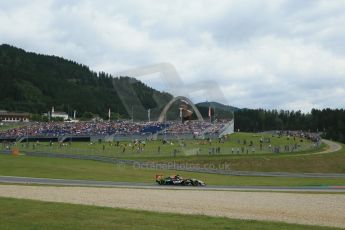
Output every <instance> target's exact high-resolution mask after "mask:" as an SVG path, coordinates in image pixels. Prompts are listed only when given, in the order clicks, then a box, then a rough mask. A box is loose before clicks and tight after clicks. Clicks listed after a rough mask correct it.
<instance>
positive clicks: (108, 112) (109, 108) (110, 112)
mask: <svg viewBox="0 0 345 230" xmlns="http://www.w3.org/2000/svg"><path fill="white" fill-rule="evenodd" d="M110 114H111V111H110V108H109V112H108V117H109V120H110Z"/></svg>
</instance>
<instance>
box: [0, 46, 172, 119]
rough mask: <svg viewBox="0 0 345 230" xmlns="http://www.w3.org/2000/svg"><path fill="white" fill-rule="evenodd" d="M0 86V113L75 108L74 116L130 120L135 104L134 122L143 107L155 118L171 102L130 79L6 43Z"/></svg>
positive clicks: (141, 115) (0, 62)
mask: <svg viewBox="0 0 345 230" xmlns="http://www.w3.org/2000/svg"><path fill="white" fill-rule="evenodd" d="M0 82H1V84H0V109H6V110H10V111H25V112H31V113H35V114H40V113H43V112H47V111H48V110H50V109H51V107H52V106H54V107H55V110H56V111H64V112H67V113H69V115H72V114H73V111H74V110H77V116H78V117H81V116H82V115H83V114H84V113H85V112H90V113H92V114H98V115H99V116H100V117H102V118H107V116H108V110H109V108H110V109H111V111H112V112H116V113H119V114H120V115H121V116H122V117H124V118H129V117H130V116H131V106H136V107H135V117H136V119H146V118H147V112H146V110H147V109H148V108H151V109H153V110H154V111H155V110H157V112H153V113H151V117H152V118H154V117H155V116H157V114H158V111H160V110H161V107H162V106H163V105H165V104H166V103H167V102H168V101H169V100H170V99H171V98H172V96H171V95H170V94H167V93H161V92H159V91H157V90H154V89H152V88H150V87H148V86H146V85H145V84H143V83H141V82H139V81H137V80H135V79H133V78H129V77H120V78H113V77H112V76H111V75H109V74H106V73H104V72H100V73H98V74H97V73H95V72H92V71H91V70H90V69H89V68H88V67H87V66H85V65H81V64H78V63H76V62H73V61H68V60H65V59H63V58H59V57H55V56H47V55H38V54H34V53H29V52H25V51H24V50H21V49H18V48H15V47H12V46H9V45H1V46H0ZM126 103H127V104H126ZM83 117H85V116H83Z"/></svg>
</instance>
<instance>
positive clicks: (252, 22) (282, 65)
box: [0, 0, 345, 112]
mask: <svg viewBox="0 0 345 230" xmlns="http://www.w3.org/2000/svg"><path fill="white" fill-rule="evenodd" d="M0 42H1V43H7V44H11V45H14V46H17V47H21V48H23V49H25V50H28V51H33V52H38V53H44V54H51V55H57V56H62V57H65V58H67V59H71V60H75V61H77V62H79V63H83V64H86V65H88V66H90V68H91V69H92V70H95V71H105V72H108V73H112V74H116V73H118V72H121V71H125V70H128V69H133V68H138V67H143V66H149V65H154V64H158V63H169V64H171V65H172V66H174V67H175V69H176V71H177V72H178V74H179V77H180V78H181V79H177V80H176V82H180V80H181V81H182V82H183V83H179V84H181V88H188V89H190V90H189V91H188V96H190V97H191V98H192V99H193V101H194V102H199V101H204V100H209V101H210V100H218V101H220V102H223V103H226V104H230V105H234V106H237V107H241V108H243V107H247V108H266V109H273V108H274V109H294V110H302V111H305V112H308V111H310V109H311V108H325V107H330V108H344V107H345V1H344V0H339V1H337V0H324V1H317V0H286V1H284V0H270V1H269V0H267V1H260V0H258V1H254V0H248V1H246V0H236V1H235V0H234V1H230V0H217V1H214V0H212V1H211V0H210V1H209V0H199V1H195V0H188V1H184V0H183V1H179V0H178V1H168V0H162V1H157V0H156V1H153V0H152V1H151V0H140V1H139V0H137V1H131V0H124V1H111V0H109V1H105V0H98V1H82V0H60V1H58V0H56V1H52V0H41V1H38V0H31V1H22V0H8V1H6V0H3V1H0ZM175 77H176V76H175ZM139 79H141V80H143V81H144V82H145V83H147V84H149V85H150V86H153V87H155V88H158V89H160V90H168V91H170V92H171V93H173V94H180V92H177V91H175V90H174V89H173V88H172V87H169V85H167V84H166V83H164V81H162V74H151V75H146V76H144V77H139ZM210 86H212V87H210ZM216 91H217V93H212V92H216Z"/></svg>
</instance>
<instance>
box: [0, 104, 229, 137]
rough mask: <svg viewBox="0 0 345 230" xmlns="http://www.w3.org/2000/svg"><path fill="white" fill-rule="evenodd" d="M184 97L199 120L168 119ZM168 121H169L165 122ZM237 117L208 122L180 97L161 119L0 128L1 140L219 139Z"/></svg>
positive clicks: (35, 124) (226, 132) (167, 107)
mask: <svg viewBox="0 0 345 230" xmlns="http://www.w3.org/2000/svg"><path fill="white" fill-rule="evenodd" d="M177 100H183V101H184V102H186V103H188V105H190V106H191V107H192V109H193V110H194V111H195V112H196V114H197V117H198V120H186V121H183V120H182V121H181V119H179V120H177V121H166V118H165V116H166V112H167V111H168V109H169V108H170V106H171V105H172V103H173V102H175V101H177ZM163 118H165V119H163ZM163 120H165V121H163ZM233 130H234V126H233V120H232V121H228V120H215V121H213V122H210V121H204V120H203V119H202V117H201V115H200V112H199V111H198V110H197V108H196V107H195V106H194V105H193V104H192V102H191V101H190V100H189V99H188V98H186V97H176V98H174V99H173V100H172V101H171V102H169V103H168V104H167V106H166V107H165V108H164V109H163V111H162V113H161V115H160V117H159V120H158V121H152V122H133V121H99V122H96V121H81V122H30V123H26V124H25V126H22V127H19V128H14V129H10V130H5V131H0V141H17V142H23V141H61V142H63V141H91V140H104V141H116V140H128V139H157V138H159V139H171V138H173V139H176V138H179V139H192V138H217V137H219V136H221V135H226V134H230V133H233Z"/></svg>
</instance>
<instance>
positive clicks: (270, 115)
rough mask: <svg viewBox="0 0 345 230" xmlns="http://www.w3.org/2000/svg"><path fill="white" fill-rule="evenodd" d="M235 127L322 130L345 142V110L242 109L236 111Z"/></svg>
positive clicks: (265, 129) (237, 128)
mask: <svg viewBox="0 0 345 230" xmlns="http://www.w3.org/2000/svg"><path fill="white" fill-rule="evenodd" d="M235 129H236V130H240V131H246V132H260V131H267V130H303V131H311V132H322V133H323V136H324V137H325V138H328V139H332V140H336V141H340V142H343V143H345V110H344V109H322V110H319V109H312V110H311V112H310V113H302V112H301V111H286V110H280V111H277V110H263V109H241V110H237V111H235Z"/></svg>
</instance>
